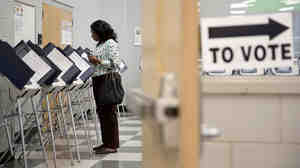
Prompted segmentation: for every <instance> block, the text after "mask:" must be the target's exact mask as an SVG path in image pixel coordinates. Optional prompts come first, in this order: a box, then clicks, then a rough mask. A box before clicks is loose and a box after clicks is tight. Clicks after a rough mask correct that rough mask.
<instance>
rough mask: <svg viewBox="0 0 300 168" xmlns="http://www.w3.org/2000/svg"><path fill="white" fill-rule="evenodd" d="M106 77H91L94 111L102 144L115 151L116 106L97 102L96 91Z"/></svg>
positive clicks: (116, 138) (116, 130) (117, 139)
mask: <svg viewBox="0 0 300 168" xmlns="http://www.w3.org/2000/svg"><path fill="white" fill-rule="evenodd" d="M105 76H106V75H101V76H97V77H93V92H94V97H95V101H96V107H97V108H96V111H97V114H98V118H99V121H100V127H101V136H102V142H103V145H104V146H105V147H108V148H113V149H117V148H119V146H120V140H119V124H118V116H117V105H102V104H101V103H99V101H97V99H98V98H99V97H100V96H101V93H100V92H99V91H98V90H97V88H98V87H99V86H101V84H102V83H103V81H104V80H105Z"/></svg>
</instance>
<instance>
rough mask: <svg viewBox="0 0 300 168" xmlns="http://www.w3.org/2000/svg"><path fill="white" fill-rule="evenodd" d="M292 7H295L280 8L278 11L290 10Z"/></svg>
mask: <svg viewBox="0 0 300 168" xmlns="http://www.w3.org/2000/svg"><path fill="white" fill-rule="evenodd" d="M294 9H295V7H293V6H291V7H284V8H280V9H279V11H280V12H286V11H292V10H294Z"/></svg>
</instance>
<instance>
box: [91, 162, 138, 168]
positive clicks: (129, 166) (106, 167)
mask: <svg viewBox="0 0 300 168" xmlns="http://www.w3.org/2000/svg"><path fill="white" fill-rule="evenodd" d="M141 167H142V163H141V162H134V161H99V162H97V163H96V164H95V165H94V166H92V167H91V168H141Z"/></svg>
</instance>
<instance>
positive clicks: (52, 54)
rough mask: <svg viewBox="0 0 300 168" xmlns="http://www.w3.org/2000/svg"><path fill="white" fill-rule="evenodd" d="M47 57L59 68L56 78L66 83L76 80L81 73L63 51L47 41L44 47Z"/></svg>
mask: <svg viewBox="0 0 300 168" xmlns="http://www.w3.org/2000/svg"><path fill="white" fill-rule="evenodd" d="M44 51H45V52H46V55H47V58H49V59H50V60H51V61H52V62H55V63H56V65H57V66H58V67H59V68H60V69H61V71H62V73H61V74H60V75H59V76H58V80H59V81H60V82H63V83H65V84H67V85H69V84H72V82H73V81H74V80H76V78H77V76H78V75H79V74H80V73H81V71H80V69H79V68H78V67H77V66H76V65H75V64H74V63H73V61H71V60H70V59H69V58H68V57H66V56H65V55H64V53H63V51H62V50H61V49H60V48H58V47H56V46H55V45H54V44H52V43H48V44H47V45H46V46H45V47H44Z"/></svg>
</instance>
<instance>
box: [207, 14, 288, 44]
mask: <svg viewBox="0 0 300 168" xmlns="http://www.w3.org/2000/svg"><path fill="white" fill-rule="evenodd" d="M288 29H289V27H287V26H285V25H283V24H281V23H279V22H277V21H275V20H273V19H271V18H269V23H267V24H257V25H243V26H227V27H210V28H209V38H210V39H214V38H229V37H243V36H267V35H268V36H269V38H270V40H273V39H274V38H275V37H277V36H278V35H279V34H281V33H283V32H284V31H286V30H288Z"/></svg>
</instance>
